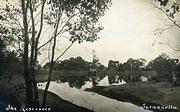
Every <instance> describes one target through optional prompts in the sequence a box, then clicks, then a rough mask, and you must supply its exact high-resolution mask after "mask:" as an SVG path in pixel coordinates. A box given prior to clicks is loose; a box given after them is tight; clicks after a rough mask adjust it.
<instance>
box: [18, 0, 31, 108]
mask: <svg viewBox="0 0 180 112" xmlns="http://www.w3.org/2000/svg"><path fill="white" fill-rule="evenodd" d="M21 5H22V12H23V26H24V31H23V37H24V56H23V65H24V72H23V76H24V79H25V84H26V102H27V105H29V106H31V105H32V98H33V92H32V80H31V77H30V75H29V66H28V63H29V61H28V45H29V37H28V22H27V8H28V1H27V2H25V0H21Z"/></svg>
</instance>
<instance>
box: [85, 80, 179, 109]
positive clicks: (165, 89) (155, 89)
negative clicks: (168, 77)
mask: <svg viewBox="0 0 180 112" xmlns="http://www.w3.org/2000/svg"><path fill="white" fill-rule="evenodd" d="M87 91H94V92H96V93H98V94H101V95H104V96H107V97H109V98H113V99H117V100H119V101H126V102H131V103H133V104H136V105H139V106H142V105H143V104H144V103H148V104H151V103H152V104H160V105H163V106H167V105H173V106H176V107H177V108H178V110H180V87H173V88H172V87H171V85H170V84H169V83H167V82H161V83H151V82H145V83H143V82H136V83H129V84H125V85H118V86H108V87H95V88H92V89H88V90H87Z"/></svg>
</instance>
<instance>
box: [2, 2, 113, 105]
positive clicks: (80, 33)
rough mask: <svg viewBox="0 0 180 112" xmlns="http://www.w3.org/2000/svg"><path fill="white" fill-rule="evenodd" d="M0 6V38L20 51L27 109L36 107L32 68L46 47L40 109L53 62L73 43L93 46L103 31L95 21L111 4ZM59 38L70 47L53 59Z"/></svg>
mask: <svg viewBox="0 0 180 112" xmlns="http://www.w3.org/2000/svg"><path fill="white" fill-rule="evenodd" d="M4 2H5V6H4V7H3V8H1V9H0V11H1V14H0V20H1V21H2V24H1V26H2V29H8V30H7V34H6V35H4V37H9V38H8V39H14V40H17V41H16V44H15V45H14V46H16V47H15V48H18V49H17V50H18V51H19V52H20V51H21V53H20V54H21V56H22V57H23V76H24V79H25V83H26V99H27V104H29V105H37V106H38V103H39V102H38V89H37V84H36V80H35V68H34V67H35V64H36V61H37V59H38V54H39V52H40V49H42V48H43V47H45V46H46V45H48V44H49V45H50V49H51V57H49V58H50V66H49V68H50V69H49V77H48V82H47V85H46V88H45V91H44V97H43V99H44V100H43V106H44V105H45V103H46V95H47V90H48V88H49V84H50V80H51V74H52V69H53V65H54V62H56V61H58V60H59V58H60V57H61V56H62V55H63V54H64V53H65V52H66V51H67V50H68V49H69V48H70V47H71V46H72V45H73V44H74V43H75V42H78V43H82V42H84V41H90V42H93V41H95V40H97V39H98V38H99V37H98V35H97V33H98V32H99V31H101V30H102V29H103V27H102V26H100V25H99V24H98V20H99V18H100V17H101V16H103V15H105V11H106V10H107V9H108V7H109V6H110V5H111V0H83V1H82V0H74V1H72V0H57V1H56V0H19V1H14V3H13V1H12V2H9V1H8V0H4ZM48 27H49V29H48V30H49V31H50V32H48V33H51V34H50V35H51V37H50V39H49V40H47V41H46V42H45V43H43V44H39V43H40V39H41V38H42V37H43V36H42V33H43V31H44V32H45V29H46V28H48ZM63 37H67V38H69V41H70V42H71V44H70V45H69V46H68V47H67V48H66V49H65V51H63V52H62V53H61V54H60V55H59V56H58V57H55V49H56V46H57V45H56V42H57V38H63ZM17 46H18V47H17ZM49 52H50V51H49ZM47 57H48V56H47ZM55 58H56V59H55Z"/></svg>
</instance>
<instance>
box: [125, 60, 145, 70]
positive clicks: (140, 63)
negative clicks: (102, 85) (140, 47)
mask: <svg viewBox="0 0 180 112" xmlns="http://www.w3.org/2000/svg"><path fill="white" fill-rule="evenodd" d="M145 62H146V60H145V59H142V58H140V59H132V58H130V59H128V60H127V62H125V63H123V69H124V70H125V71H139V70H142V68H144V66H145Z"/></svg>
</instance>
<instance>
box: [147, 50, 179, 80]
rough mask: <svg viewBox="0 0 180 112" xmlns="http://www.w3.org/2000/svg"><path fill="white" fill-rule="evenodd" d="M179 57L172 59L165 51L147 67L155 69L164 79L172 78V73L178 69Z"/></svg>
mask: <svg viewBox="0 0 180 112" xmlns="http://www.w3.org/2000/svg"><path fill="white" fill-rule="evenodd" d="M177 63H178V60H177V59H171V58H170V57H169V56H168V55H167V54H165V53H163V54H161V55H159V56H158V57H157V58H155V59H154V60H152V61H150V62H149V64H148V65H147V68H149V69H151V70H155V71H156V72H157V73H158V75H159V76H160V77H161V78H162V79H171V73H172V72H173V71H175V70H176V65H177Z"/></svg>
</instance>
